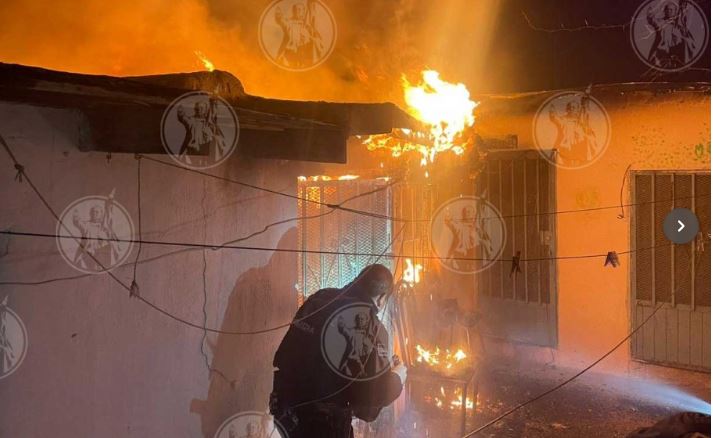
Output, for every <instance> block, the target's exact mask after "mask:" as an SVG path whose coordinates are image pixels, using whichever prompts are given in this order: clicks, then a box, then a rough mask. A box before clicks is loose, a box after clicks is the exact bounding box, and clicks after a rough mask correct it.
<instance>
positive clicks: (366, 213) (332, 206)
mask: <svg viewBox="0 0 713 438" xmlns="http://www.w3.org/2000/svg"><path fill="white" fill-rule="evenodd" d="M137 155H139V156H140V157H142V158H145V159H147V160H149V161H152V162H154V163H158V164H162V165H165V166H168V167H172V168H175V169H178V170H183V171H186V172H190V173H195V174H198V175H203V176H206V177H209V178H214V179H217V180H220V181H224V182H228V183H231V184H236V185H240V186H243V187H249V188H252V189H255V190H261V191H264V192H267V193H272V194H274V195H278V196H285V197H288V198H292V199H296V200H298V201H302V202H308V203H313V204H317V205H320V206H324V207H327V208H330V209H335V210H341V211H345V212H348V213H354V214H359V215H363V216H368V217H372V218H375V219H384V220H390V221H394V222H407V223H409V222H431V220H432V219H430V218H418V219H405V218H399V217H395V216H389V215H385V214H381V213H376V212H371V211H365V210H360V209H356V208H349V207H344V206H343V205H342V204H343V203H340V204H330V203H327V202H322V201H318V200H314V199H309V198H305V197H301V196H297V195H293V194H290V193H284V192H280V191H277V190H273V189H269V188H267V187H262V186H258V185H255V184H250V183H246V182H244V181H239V180H235V179H232V178H227V177H223V176H219V175H215V174H212V173H208V172H204V171H201V170H197V169H191V168H187V167H183V166H180V165H178V164H176V163H170V162H167V161H164V160H159V159H156V158H151V157H148V156H146V155H141V154H137ZM400 182H402V181H401V180H391V182H390V184H387V185H385V186H383V187H381V188H378V189H376V191H380V190H385V189H386V188H387V187H390V186H392V185H395V184H398V183H400ZM705 197H710V194H707V195H697V196H689V197H681V198H672V199H659V200H653V201H647V202H639V203H629V204H623V203H619V204H618V205H607V206H602V207H590V208H581V209H568V210H558V211H549V212H538V213H522V214H512V215H496V216H485V217H481V218H480V219H483V220H485V219H511V218H521V217H535V216H551V215H559V214H571V213H587V212H594V211H602V210H611V209H623V208H624V207H636V206H638V205H648V204H657V203H664V202H674V201H679V200H688V199H695V198H705Z"/></svg>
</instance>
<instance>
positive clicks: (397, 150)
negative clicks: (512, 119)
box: [364, 70, 478, 166]
mask: <svg viewBox="0 0 713 438" xmlns="http://www.w3.org/2000/svg"><path fill="white" fill-rule="evenodd" d="M421 74H422V81H421V83H419V84H411V83H410V82H409V81H408V79H406V77H405V76H404V77H403V84H404V99H405V101H406V104H407V106H408V109H407V110H408V112H409V114H411V115H412V116H413V117H415V118H416V119H418V120H420V121H421V122H423V123H424V124H426V125H427V126H428V128H429V131H430V132H428V133H423V132H413V131H411V130H408V129H398V130H395V131H394V132H392V133H391V134H381V135H372V136H368V137H367V138H366V140H365V141H364V144H366V145H367V149H369V150H370V151H373V150H376V149H384V148H386V149H390V150H391V154H392V156H394V157H399V156H401V155H402V154H403V153H405V152H409V151H417V152H419V153H420V154H421V165H422V166H425V165H426V164H428V163H429V162H431V163H432V162H433V161H434V159H435V157H436V154H439V153H441V152H445V151H451V152H453V153H455V154H456V155H462V154H463V153H464V152H465V142H464V141H463V139H461V138H460V137H461V136H462V135H461V134H462V133H463V131H465V129H466V128H469V127H472V126H473V124H474V123H475V117H474V116H473V111H474V110H475V108H476V107H477V106H478V103H477V102H474V101H473V100H471V99H470V92H469V91H468V89H467V88H466V86H465V85H463V84H461V83H456V84H453V83H449V82H446V81H444V80H442V79H441V77H440V74H439V73H438V72H437V71H435V70H425V71H423V72H422V73H421Z"/></svg>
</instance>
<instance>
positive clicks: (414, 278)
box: [403, 259, 423, 286]
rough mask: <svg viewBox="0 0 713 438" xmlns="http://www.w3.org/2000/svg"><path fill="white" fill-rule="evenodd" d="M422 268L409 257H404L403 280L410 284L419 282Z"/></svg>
mask: <svg viewBox="0 0 713 438" xmlns="http://www.w3.org/2000/svg"><path fill="white" fill-rule="evenodd" d="M422 270H423V266H421V265H420V264H419V263H416V264H415V265H414V264H413V262H412V261H411V259H406V268H405V269H404V275H403V280H404V281H405V282H406V283H408V284H410V285H411V286H413V285H415V284H418V283H420V282H421V271H422Z"/></svg>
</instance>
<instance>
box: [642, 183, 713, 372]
mask: <svg viewBox="0 0 713 438" xmlns="http://www.w3.org/2000/svg"><path fill="white" fill-rule="evenodd" d="M632 181H633V187H632V192H633V197H632V198H633V201H634V203H635V204H637V205H636V207H635V210H634V211H633V215H632V223H631V233H632V239H631V244H632V250H635V251H634V252H633V253H632V263H631V277H632V291H633V292H632V324H633V326H634V327H637V326H638V325H640V324H641V323H642V322H643V321H644V320H646V318H647V317H649V316H650V315H651V313H652V312H653V310H654V309H655V308H656V307H658V306H659V305H662V307H661V309H659V311H658V312H657V313H656V315H654V317H653V318H651V319H650V320H649V321H648V322H647V323H646V325H644V326H643V328H642V329H641V330H640V331H639V332H638V333H636V334H635V335H634V338H633V339H632V343H631V350H632V356H633V357H634V358H635V359H640V360H643V361H647V362H655V363H659V364H665V365H670V366H675V367H682V368H692V369H699V370H710V343H711V341H710V303H711V290H710V281H711V278H710V272H711V265H710V263H711V255H710V190H711V187H710V184H711V181H710V173H695V172H648V171H647V172H635V173H634V176H633V180H632ZM674 208H688V209H691V210H692V211H693V212H694V213H695V214H696V216H697V217H698V220H699V222H700V232H699V234H698V236H697V238H696V239H695V240H694V241H693V242H691V243H689V244H685V245H673V244H671V242H670V241H668V239H666V236H665V235H664V233H663V222H664V218H665V217H666V215H667V214H668V213H669V212H670V211H671V210H672V209H674Z"/></svg>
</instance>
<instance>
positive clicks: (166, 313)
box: [0, 136, 405, 335]
mask: <svg viewBox="0 0 713 438" xmlns="http://www.w3.org/2000/svg"><path fill="white" fill-rule="evenodd" d="M0 144H2V146H3V148H4V149H5V151H6V152H7V153H8V155H9V156H10V159H11V160H12V161H13V163H14V166H15V169H16V170H17V172H18V174H17V179H18V180H19V181H22V178H23V177H24V179H25V180H26V181H27V183H28V185H29V186H30V188H32V190H33V192H34V193H35V194H36V195H37V197H38V198H39V199H40V201H41V202H42V204H43V205H44V206H45V208H47V210H48V211H49V212H50V213H51V214H52V216H53V217H54V218H55V220H57V222H58V223H59V224H60V226H61V227H62V228H64V230H65V231H66V232H67V233H69V236H65V237H68V238H72V239H74V241H75V242H76V243H77V244H78V245H79V247H80V248H82V250H83V252H84V253H86V254H87V255H89V257H90V258H92V260H93V261H94V262H95V263H96V264H97V265H98V266H99V267H100V268H102V272H103V273H105V274H107V275H109V276H110V277H111V278H112V279H113V280H114V281H116V282H117V283H118V284H119V285H120V286H121V287H122V288H124V289H125V290H126V291H128V292H129V296H131V297H133V298H136V299H137V300H139V301H141V302H142V303H144V304H146V305H147V306H149V307H150V308H152V309H153V310H155V311H157V312H159V313H161V314H162V315H164V316H167V317H169V318H171V319H173V320H174V321H177V322H180V323H182V324H184V325H187V326H189V327H192V328H196V329H200V330H204V331H208V332H211V333H219V334H226V335H257V334H263V333H269V332H273V331H277V330H281V329H284V328H287V327H289V326H290V325H292V324H293V323H295V322H298V321H300V320H301V319H299V320H298V319H296V320H294V321H292V322H289V323H286V324H281V325H278V326H274V327H270V328H265V329H261V330H251V331H226V330H219V329H214V328H210V327H206V326H205V325H201V324H196V323H194V322H191V321H189V320H187V319H184V318H182V317H180V316H178V315H174V314H173V313H171V312H169V311H167V310H165V309H163V308H161V307H160V306H158V305H156V304H155V303H153V302H151V301H150V300H148V299H146V298H144V297H143V296H141V295H140V294H134V293H133V288H132V287H131V286H127V285H126V284H124V282H122V281H121V280H120V279H119V278H118V277H117V276H116V275H115V274H114V273H112V272H111V271H110V270H108V269H106V267H105V266H104V265H103V264H102V263H101V261H100V260H98V259H97V258H96V257H95V256H94V255H93V254H92V253H91V252H88V251H86V250H85V247H84V244H83V243H82V242H81V241H80V240H78V239H77V237H75V236H72V234H71V231H69V230H68V229H67V227H66V225H64V223H63V222H62V221H61V219H60V218H59V216H58V215H57V213H56V212H55V211H54V209H53V208H52V206H51V205H50V204H49V202H47V200H46V198H45V197H44V196H43V195H42V193H41V192H40V191H39V189H38V188H37V186H35V184H34V183H33V182H32V179H31V178H30V177H29V176H28V175H27V173H26V171H25V167H24V166H23V165H21V164H20V162H19V161H17V158H16V157H15V155H14V154H13V152H12V149H11V148H10V146H9V145H8V144H7V142H5V139H4V138H3V137H2V136H0ZM404 227H405V225H404V226H402V227H401V231H403V228H404ZM398 235H400V232H399V234H397V235H396V236H394V241H395V239H396V238H397V237H398ZM102 240H104V239H102ZM112 241H117V240H116V239H112ZM392 243H393V241H392ZM390 246H391V245H387V246H386V247H385V248H384V254H385V253H386V252H387V251H388V250H389V248H390ZM329 304H331V303H327V304H326V305H329ZM326 305H325V306H326ZM320 310H322V309H321V308H320V309H317V310H316V311H315V313H316V312H318V311H320ZM310 316H311V314H310V315H306V316H305V318H308V317H310Z"/></svg>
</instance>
